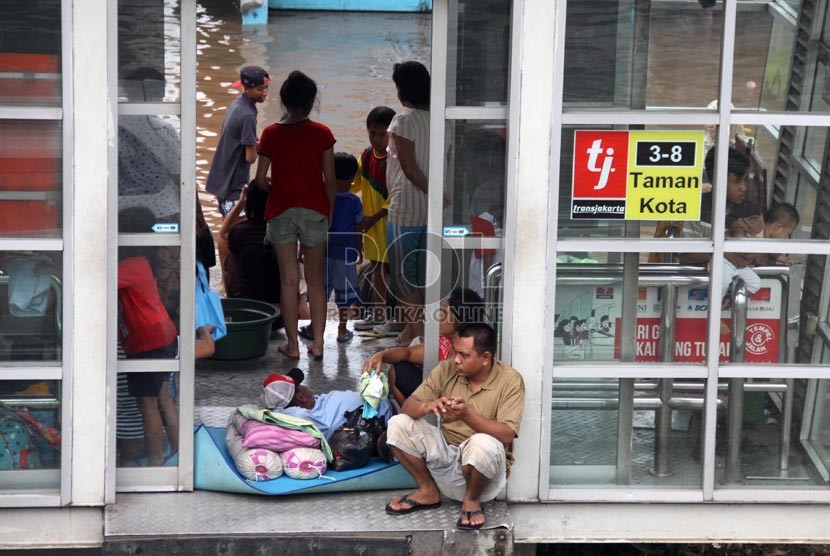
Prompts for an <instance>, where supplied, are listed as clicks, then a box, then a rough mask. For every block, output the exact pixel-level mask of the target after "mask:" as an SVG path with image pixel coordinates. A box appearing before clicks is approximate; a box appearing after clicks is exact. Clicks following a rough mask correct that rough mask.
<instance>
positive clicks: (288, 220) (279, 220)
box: [265, 207, 329, 248]
mask: <svg viewBox="0 0 830 556" xmlns="http://www.w3.org/2000/svg"><path fill="white" fill-rule="evenodd" d="M328 233H329V219H328V217H327V216H326V215H324V214H322V213H320V212H317V211H316V210H311V209H307V208H303V207H293V208H290V209H288V210H286V211H285V212H283V213H281V214H279V215H277V216H275V217H274V218H272V219H271V220H269V221H268V225H267V227H266V230H265V242H266V243H270V244H271V245H286V244H289V243H297V241H299V242H300V245H302V246H303V247H309V248H312V247H317V246H318V245H322V244H324V243H325V242H326V239H328Z"/></svg>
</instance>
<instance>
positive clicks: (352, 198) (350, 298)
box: [300, 153, 363, 343]
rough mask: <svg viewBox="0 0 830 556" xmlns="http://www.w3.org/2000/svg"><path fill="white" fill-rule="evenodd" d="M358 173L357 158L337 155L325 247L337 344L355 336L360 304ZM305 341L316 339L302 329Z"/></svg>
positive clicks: (327, 286) (301, 334) (308, 331)
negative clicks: (351, 327)
mask: <svg viewBox="0 0 830 556" xmlns="http://www.w3.org/2000/svg"><path fill="white" fill-rule="evenodd" d="M355 174H357V159H356V158H355V157H353V156H352V155H350V154H347V153H335V154H334V177H335V182H336V184H337V194H336V196H335V198H334V210H333V211H332V217H331V223H330V225H329V237H328V247H327V248H326V299H329V298H330V297H331V293H332V292H334V302H335V304H336V305H337V308H338V313H339V317H340V323H339V326H338V328H337V341H338V342H340V343H344V342H348V341H349V340H351V339H352V337H354V333H353V332H352V331H351V330H349V329H347V328H346V323H347V322H348V320H349V317H351V316H352V310H353V306H354V305H355V304H356V303H357V302H358V301H360V294H359V293H358V292H359V291H360V290H359V288H358V282H357V265H359V264H360V263H362V262H363V236H362V235H361V233H360V232H358V225H359V224H360V223H361V222H362V221H363V204H362V203H361V202H360V198H359V197H358V196H357V195H355V194H354V193H349V189H350V188H351V186H352V181H354V177H355ZM300 336H302V337H303V338H307V339H308V338H310V337H313V336H312V335H311V330H310V329H309V327H306V326H304V327H302V328H301V329H300Z"/></svg>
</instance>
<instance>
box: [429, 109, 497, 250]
mask: <svg viewBox="0 0 830 556" xmlns="http://www.w3.org/2000/svg"><path fill="white" fill-rule="evenodd" d="M506 136H507V129H506V122H505V121H504V120H502V121H496V122H476V121H468V120H452V121H449V122H447V145H451V146H452V147H451V151H450V153H449V156H448V160H447V170H446V186H445V194H446V195H447V198H448V199H449V200H450V201H451V203H450V204H449V205H448V206H447V207H446V208H445V215H444V225H445V226H449V225H459V226H470V227H471V228H475V229H473V230H472V231H473V232H474V233H480V234H481V235H485V236H488V235H489V236H500V235H501V231H502V228H503V227H504V199H505V189H506V186H505V184H506V181H507V180H506V163H507V159H506V152H507V151H506V143H507V141H506Z"/></svg>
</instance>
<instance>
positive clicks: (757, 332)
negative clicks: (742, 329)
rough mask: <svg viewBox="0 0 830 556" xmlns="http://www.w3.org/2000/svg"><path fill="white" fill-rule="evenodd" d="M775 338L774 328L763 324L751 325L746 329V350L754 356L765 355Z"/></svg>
mask: <svg viewBox="0 0 830 556" xmlns="http://www.w3.org/2000/svg"><path fill="white" fill-rule="evenodd" d="M774 338H775V334H773V332H772V328H770V327H769V326H767V325H766V324H763V323H756V324H751V325H750V326H749V327H748V328H747V329H746V340H747V341H746V350H747V351H748V352H749V353H751V354H753V355H763V354H764V353H766V352H767V351H769V348H770V345H769V344H770V342H772V340H773V339H774Z"/></svg>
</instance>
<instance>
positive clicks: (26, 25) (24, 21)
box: [0, 0, 63, 142]
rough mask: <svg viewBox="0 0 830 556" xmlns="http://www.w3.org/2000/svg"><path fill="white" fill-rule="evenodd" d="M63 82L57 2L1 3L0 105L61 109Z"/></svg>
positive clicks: (25, 0)
mask: <svg viewBox="0 0 830 556" xmlns="http://www.w3.org/2000/svg"><path fill="white" fill-rule="evenodd" d="M62 81H63V79H62V66H61V2H60V0H37V1H29V0H9V1H4V2H3V4H2V6H0V105H6V106H8V105H12V106H60V103H61V96H62V95H61V84H62ZM4 142H5V141H4Z"/></svg>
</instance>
